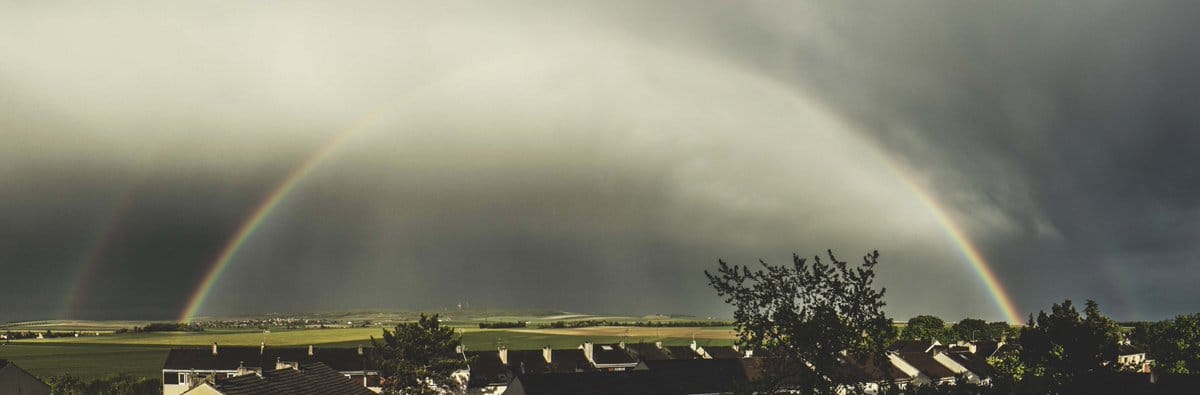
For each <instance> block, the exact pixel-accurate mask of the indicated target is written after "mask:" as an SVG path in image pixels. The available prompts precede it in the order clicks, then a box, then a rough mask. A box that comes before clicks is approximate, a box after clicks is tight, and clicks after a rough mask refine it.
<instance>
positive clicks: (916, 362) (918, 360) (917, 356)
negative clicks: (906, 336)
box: [900, 352, 956, 380]
mask: <svg viewBox="0 0 1200 395" xmlns="http://www.w3.org/2000/svg"><path fill="white" fill-rule="evenodd" d="M900 359H903V360H904V362H908V364H909V365H912V366H913V367H914V368H917V370H919V371H921V373H923V374H925V375H926V376H928V377H929V378H931V379H934V380H941V379H947V378H954V376H956V375H955V374H954V372H953V371H951V370H950V369H949V368H946V366H945V365H942V363H941V362H938V361H937V360H935V359H933V356H932V355H929V354H926V353H923V352H902V353H900Z"/></svg>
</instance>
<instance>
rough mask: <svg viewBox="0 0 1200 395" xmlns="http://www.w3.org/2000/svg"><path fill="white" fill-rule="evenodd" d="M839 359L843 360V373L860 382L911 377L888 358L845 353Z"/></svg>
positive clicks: (904, 379)
mask: <svg viewBox="0 0 1200 395" xmlns="http://www.w3.org/2000/svg"><path fill="white" fill-rule="evenodd" d="M839 359H841V361H842V362H843V365H842V369H841V373H842V374H843V375H845V376H846V377H850V378H854V379H855V380H857V381H860V382H880V381H894V382H905V381H908V380H910V379H911V378H910V377H909V376H908V374H907V373H904V371H903V370H900V368H897V367H896V365H893V364H892V363H891V362H888V361H886V360H883V361H880V360H877V359H876V358H875V357H874V356H865V357H861V358H855V357H852V356H846V355H843V356H841V357H839Z"/></svg>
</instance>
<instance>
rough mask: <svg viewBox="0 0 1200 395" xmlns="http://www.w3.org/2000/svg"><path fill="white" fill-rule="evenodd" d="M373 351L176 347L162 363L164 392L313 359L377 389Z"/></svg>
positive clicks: (175, 394)
mask: <svg viewBox="0 0 1200 395" xmlns="http://www.w3.org/2000/svg"><path fill="white" fill-rule="evenodd" d="M371 352H372V350H371V349H363V348H362V347H358V348H357V349H355V348H314V347H312V346H309V347H307V348H305V347H288V348H276V347H266V346H259V347H228V346H225V347H218V346H217V345H216V344H215V343H214V344H213V345H212V347H205V348H175V349H171V351H170V352H169V353H168V354H167V360H166V362H165V363H164V364H163V369H162V381H163V395H179V394H182V393H184V392H186V391H188V390H190V389H192V388H193V387H196V386H199V385H200V384H202V383H204V382H215V381H216V380H220V379H225V378H231V377H236V376H243V375H247V374H255V375H261V374H262V373H263V372H265V371H271V370H277V369H278V368H281V367H292V368H295V367H300V366H302V365H308V364H314V363H321V364H323V365H324V366H326V367H328V368H330V369H333V371H336V372H338V374H341V375H342V376H344V377H346V378H347V379H348V380H350V381H352V382H354V383H357V384H358V385H361V386H363V387H364V388H367V389H369V390H371V391H373V392H376V393H377V392H379V391H380V390H382V386H381V385H380V376H379V370H378V369H377V368H376V367H375V366H374V364H373V363H372V362H371V358H370V353H371Z"/></svg>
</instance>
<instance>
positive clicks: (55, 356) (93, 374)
mask: <svg viewBox="0 0 1200 395" xmlns="http://www.w3.org/2000/svg"><path fill="white" fill-rule="evenodd" d="M168 350H170V348H167V347H146V346H130V345H89V344H15V343H14V344H6V345H0V359H7V360H10V361H12V362H13V363H15V364H17V366H20V367H21V368H22V369H25V370H27V371H29V372H30V373H33V374H34V375H36V376H40V377H47V376H51V375H55V374H62V373H70V374H72V375H75V376H78V377H81V378H84V379H95V378H101V377H106V376H110V375H114V374H118V373H129V374H132V375H134V376H143V377H158V375H159V374H160V372H161V369H162V365H163V362H165V361H166V359H167V351H168Z"/></svg>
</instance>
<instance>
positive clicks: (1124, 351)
mask: <svg viewBox="0 0 1200 395" xmlns="http://www.w3.org/2000/svg"><path fill="white" fill-rule="evenodd" d="M1117 351H1118V354H1119V355H1133V354H1141V353H1144V352H1145V351H1143V350H1142V349H1140V348H1137V347H1136V346H1133V345H1131V344H1121V345H1119V346H1117Z"/></svg>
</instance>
